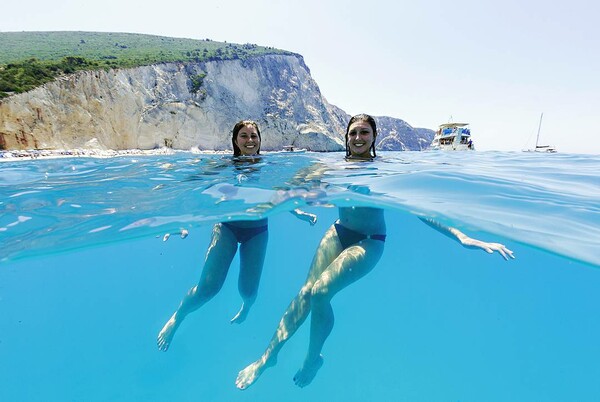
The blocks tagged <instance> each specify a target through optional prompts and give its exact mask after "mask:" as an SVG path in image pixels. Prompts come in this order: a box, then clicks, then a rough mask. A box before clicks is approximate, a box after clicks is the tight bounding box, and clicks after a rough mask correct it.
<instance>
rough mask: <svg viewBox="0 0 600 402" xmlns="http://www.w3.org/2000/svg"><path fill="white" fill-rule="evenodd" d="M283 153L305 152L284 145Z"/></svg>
mask: <svg viewBox="0 0 600 402" xmlns="http://www.w3.org/2000/svg"><path fill="white" fill-rule="evenodd" d="M283 151H284V152H295V153H303V152H306V151H307V150H306V149H304V148H295V147H294V145H284V146H283Z"/></svg>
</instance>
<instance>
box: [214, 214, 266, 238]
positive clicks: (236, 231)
mask: <svg viewBox="0 0 600 402" xmlns="http://www.w3.org/2000/svg"><path fill="white" fill-rule="evenodd" d="M263 220H264V225H261V226H251V227H248V228H242V227H239V226H236V225H234V224H232V223H228V222H221V224H222V225H223V226H226V227H227V228H228V229H229V230H231V232H232V233H233V235H234V236H235V238H236V240H237V242H238V243H244V242H247V241H248V240H250V239H251V238H253V237H254V236H256V235H258V234H260V233H262V232H266V231H267V230H268V229H269V225H268V224H267V220H266V219H263ZM259 222H262V221H259Z"/></svg>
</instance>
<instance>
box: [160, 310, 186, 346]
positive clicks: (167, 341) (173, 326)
mask: <svg viewBox="0 0 600 402" xmlns="http://www.w3.org/2000/svg"><path fill="white" fill-rule="evenodd" d="M176 315H177V314H173V316H172V317H171V318H170V319H169V321H167V323H166V324H165V326H164V327H163V329H161V330H160V332H159V333H158V337H157V339H156V344H157V345H158V349H159V350H162V351H163V352H166V351H167V350H168V349H169V346H170V345H171V340H172V339H173V335H175V331H176V330H177V328H178V327H179V324H180V322H179V321H178V320H177V317H176Z"/></svg>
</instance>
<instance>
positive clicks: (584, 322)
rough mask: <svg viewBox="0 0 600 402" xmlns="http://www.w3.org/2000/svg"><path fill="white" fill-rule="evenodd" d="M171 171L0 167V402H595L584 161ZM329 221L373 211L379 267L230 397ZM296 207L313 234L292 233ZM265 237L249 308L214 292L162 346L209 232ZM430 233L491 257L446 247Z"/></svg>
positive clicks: (408, 158)
mask: <svg viewBox="0 0 600 402" xmlns="http://www.w3.org/2000/svg"><path fill="white" fill-rule="evenodd" d="M379 154H380V155H379V157H378V158H377V159H376V160H375V161H373V162H348V161H345V160H344V154H343V153H311V152H305V153H290V152H282V153H267V154H265V155H262V156H260V157H249V158H243V157H242V158H237V159H233V158H232V157H231V156H229V155H227V154H215V153H210V154H208V153H207V154H202V153H191V152H176V153H173V154H170V155H125V156H119V157H111V158H57V159H37V160H18V161H2V162H0V363H1V364H0V400H1V401H261V402H270V401H277V402H280V401H286V402H294V401H340V402H342V401H343V402H352V401H356V402H358V401H461V402H466V401H598V400H600V381H598V378H600V364H599V363H598V362H600V342H598V339H600V318H599V315H598V312H597V310H598V306H600V292H599V291H598V289H600V269H599V268H600V252H599V251H598V250H600V178H599V175H598V172H600V157H599V156H596V155H577V154H536V153H521V152H519V153H517V152H455V153H442V152H379ZM338 207H343V208H345V207H348V208H351V207H355V208H356V207H368V208H379V209H383V210H384V217H385V225H386V227H387V233H386V234H387V237H386V238H385V247H384V249H383V255H382V257H381V259H380V260H379V262H377V264H376V266H375V267H374V268H373V269H372V271H370V272H369V273H368V274H367V275H365V276H364V277H362V278H360V279H359V280H357V281H356V282H354V283H352V284H351V285H350V286H348V287H346V288H344V289H343V290H342V291H340V292H339V293H338V294H337V295H336V296H335V297H334V298H333V300H332V302H331V303H332V306H333V310H334V313H335V325H334V327H333V330H332V332H331V335H330V336H329V338H328V339H327V342H326V343H325V346H324V348H323V350H322V354H323V358H324V362H323V366H322V367H321V368H320V370H319V371H318V373H317V374H316V376H315V378H314V380H312V382H311V383H310V384H309V385H307V386H306V387H303V388H300V387H298V386H296V385H295V384H294V380H293V378H294V376H295V374H296V373H297V372H298V369H299V368H300V367H301V366H302V364H303V361H304V358H305V355H306V353H307V348H308V345H309V335H310V334H309V332H310V317H309V319H308V320H307V321H306V322H305V323H304V325H302V326H301V327H300V328H299V330H298V331H297V332H296V333H295V334H294V336H293V337H292V338H290V340H289V342H288V343H287V344H286V345H285V347H283V348H282V350H281V352H280V353H279V356H278V358H277V362H276V365H274V366H273V367H268V368H267V369H266V370H265V371H264V372H263V373H262V375H261V376H260V378H258V379H257V380H256V382H255V383H253V384H251V386H249V387H248V388H247V389H244V390H240V389H238V388H237V387H236V378H237V376H238V373H239V372H240V370H242V369H244V368H245V367H247V366H248V365H249V364H251V363H252V362H254V361H255V360H256V359H258V358H259V357H260V356H261V354H262V353H263V351H264V349H265V347H267V345H268V344H269V341H270V340H271V336H272V335H273V333H274V331H275V330H276V328H277V325H278V323H279V320H280V319H281V317H282V314H283V313H284V311H285V310H286V308H287V306H288V304H289V303H290V301H291V300H292V299H293V298H294V297H295V295H296V294H297V293H298V291H299V289H300V288H301V287H302V285H303V283H304V281H305V279H306V277H307V273H308V270H309V267H310V266H311V261H312V259H313V255H314V254H315V250H316V249H317V247H318V246H319V242H320V241H321V238H322V237H323V235H324V234H325V233H326V232H327V230H328V228H330V226H331V225H332V224H333V223H334V222H335V221H336V219H338ZM296 208H300V209H301V210H302V211H304V212H306V213H309V214H314V215H316V216H317V222H316V223H315V224H314V225H311V224H310V222H306V221H303V220H302V219H296V218H297V217H295V216H294V215H293V214H290V213H289V212H290V211H293V210H294V209H296ZM264 218H268V221H269V229H268V235H269V236H268V243H267V247H266V255H265V261H264V268H263V271H262V278H261V280H260V287H259V290H258V296H257V298H256V302H255V303H254V305H253V306H252V309H251V311H250V312H249V314H248V316H247V318H246V319H245V321H243V322H241V323H235V322H234V323H231V322H230V321H231V319H232V317H234V316H235V315H236V313H237V312H238V310H239V309H240V305H241V303H242V300H241V298H240V295H239V293H238V275H239V266H240V258H239V253H237V254H236V256H235V257H234V259H233V263H232V264H231V268H230V269H229V272H228V275H227V278H226V280H225V282H224V285H223V287H222V289H221V290H220V291H219V292H218V294H217V295H216V296H215V297H214V298H213V299H212V300H210V301H209V302H208V303H207V304H206V305H204V306H202V308H201V309H199V310H198V311H195V312H194V313H193V314H190V315H189V316H188V317H187V318H186V320H185V321H184V322H183V323H182V324H181V326H180V327H179V328H178V329H177V333H176V334H175V335H174V337H173V338H172V339H171V344H170V345H168V346H169V347H168V350H166V351H164V350H160V349H159V347H158V346H157V336H158V334H159V332H160V331H161V329H162V328H163V326H164V325H165V322H167V320H169V317H171V315H172V314H173V312H174V311H175V310H176V309H177V308H178V306H179V304H180V302H181V300H182V298H183V297H184V296H185V295H186V293H187V292H188V291H189V290H190V288H191V287H193V286H195V285H196V284H197V283H198V281H199V279H200V274H201V271H202V266H203V262H204V258H205V255H206V253H207V249H208V248H209V247H210V246H211V235H212V233H213V225H214V224H217V223H219V222H228V221H240V220H249V221H258V220H261V219H264ZM426 219H432V220H434V221H435V222H439V223H440V224H441V225H445V226H448V227H453V228H456V229H458V230H460V231H461V232H463V233H465V234H466V235H468V236H470V237H472V238H474V239H479V240H481V241H484V242H494V243H501V244H502V245H504V246H506V248H507V249H509V250H511V251H512V252H513V253H514V257H515V258H514V259H513V258H510V256H508V257H507V258H503V256H502V255H501V254H500V253H498V252H492V253H486V252H485V251H483V250H481V249H476V248H472V247H463V246H462V245H461V244H460V243H459V242H458V241H455V240H454V239H452V238H450V237H448V236H445V235H444V234H443V233H440V231H439V230H436V229H435V228H434V227H432V226H431V225H430V224H426V222H425V223H424V220H426Z"/></svg>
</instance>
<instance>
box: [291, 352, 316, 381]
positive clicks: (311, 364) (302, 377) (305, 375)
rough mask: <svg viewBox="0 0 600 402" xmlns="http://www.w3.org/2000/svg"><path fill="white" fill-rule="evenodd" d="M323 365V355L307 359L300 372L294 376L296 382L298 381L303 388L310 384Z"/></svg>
mask: <svg viewBox="0 0 600 402" xmlns="http://www.w3.org/2000/svg"><path fill="white" fill-rule="evenodd" d="M322 365H323V356H322V355H319V357H317V358H316V359H314V360H310V361H305V362H304V365H303V366H302V368H301V369H300V370H298V372H297V373H296V375H295V376H294V382H295V383H296V385H297V386H299V387H300V388H302V387H306V386H307V385H308V384H310V383H311V381H312V380H313V378H315V376H316V375H317V372H318V371H319V369H320V368H321V366H322Z"/></svg>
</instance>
